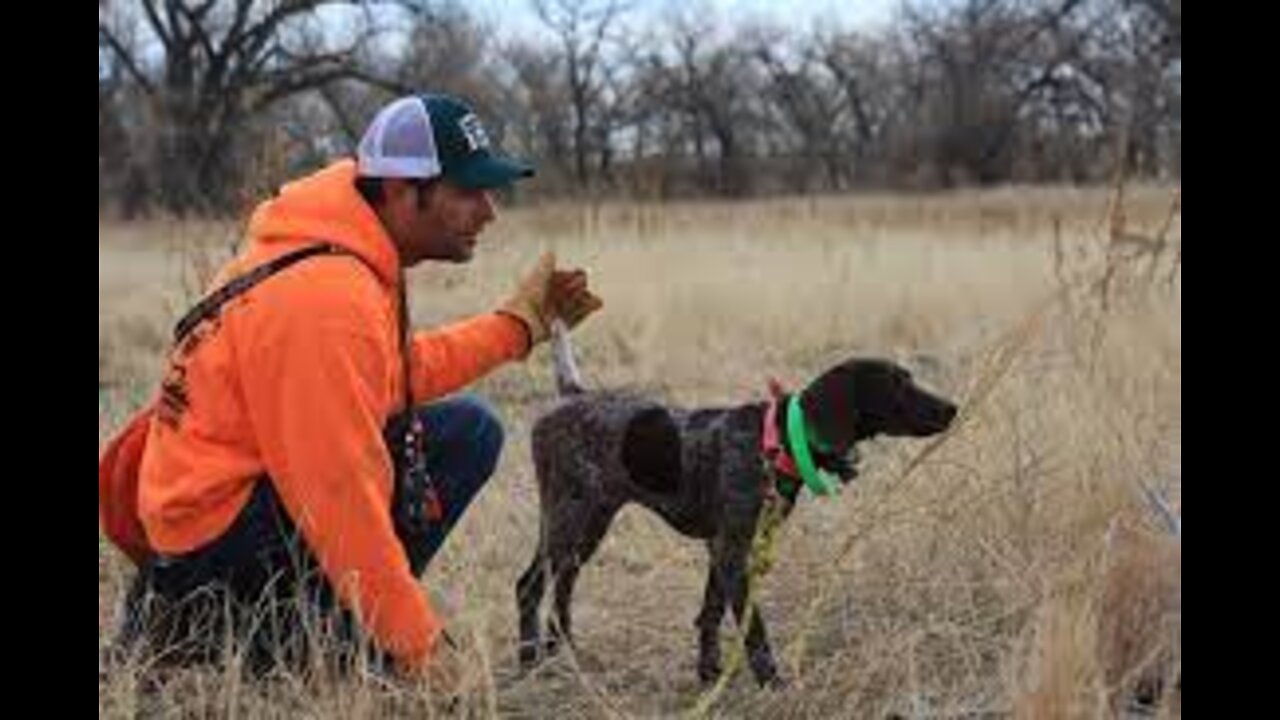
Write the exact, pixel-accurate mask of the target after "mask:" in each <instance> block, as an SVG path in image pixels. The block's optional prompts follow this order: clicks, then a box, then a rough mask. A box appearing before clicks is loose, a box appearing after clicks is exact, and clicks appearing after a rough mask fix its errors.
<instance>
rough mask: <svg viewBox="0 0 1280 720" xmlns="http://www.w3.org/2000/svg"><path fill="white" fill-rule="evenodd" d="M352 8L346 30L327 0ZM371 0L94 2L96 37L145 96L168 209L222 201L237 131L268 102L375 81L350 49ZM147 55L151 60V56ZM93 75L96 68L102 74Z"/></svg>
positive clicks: (358, 41)
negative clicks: (332, 22) (322, 16)
mask: <svg viewBox="0 0 1280 720" xmlns="http://www.w3.org/2000/svg"><path fill="white" fill-rule="evenodd" d="M338 5H345V6H349V7H350V8H353V9H354V11H355V12H354V13H352V14H351V17H350V18H349V19H350V22H351V24H350V26H349V27H348V28H347V29H348V32H347V36H348V37H346V38H344V39H341V40H337V41H334V40H332V39H331V38H330V37H328V36H329V35H332V34H334V33H331V32H326V28H325V27H324V26H322V24H321V23H320V21H319V19H318V16H317V11H319V10H320V9H321V8H322V7H325V6H338ZM371 5H372V3H362V2H333V1H331V0H330V1H325V0H278V1H265V0H264V1H259V0H225V1H224V0H200V1H199V2H191V1H189V0H138V1H137V2H134V3H129V4H123V3H115V4H112V5H110V6H107V5H105V4H99V8H98V43H99V48H100V52H99V64H100V66H101V64H102V62H103V59H102V57H103V55H104V52H102V50H101V49H105V54H106V55H107V56H109V57H110V58H111V59H112V61H113V62H115V63H118V65H119V67H120V68H121V69H122V71H123V72H124V73H126V74H127V76H128V78H129V80H130V82H131V84H132V85H133V86H134V87H136V88H137V89H138V90H139V91H140V93H141V95H142V97H143V98H144V99H145V101H146V103H147V105H148V111H149V114H150V118H149V120H150V123H151V127H149V128H148V135H149V136H150V137H151V138H152V140H153V143H154V145H153V147H152V148H150V154H151V158H150V162H149V163H148V167H149V168H150V169H151V170H152V171H153V172H154V173H155V174H156V178H155V180H156V182H155V186H156V187H157V188H159V189H160V192H161V199H162V201H163V202H164V204H165V206H166V207H168V208H169V209H171V210H174V211H179V212H183V211H187V210H191V209H208V208H211V207H212V208H218V207H225V206H227V205H228V203H229V202H230V200H231V199H232V198H231V197H230V193H231V190H232V187H231V186H232V182H231V178H232V176H233V175H234V162H233V157H234V156H233V155H232V152H231V150H232V148H233V147H234V146H235V143H236V141H237V139H238V138H237V133H238V131H240V130H241V129H242V128H244V127H245V125H246V123H247V122H248V121H249V120H250V119H251V118H253V117H254V116H255V115H257V114H259V113H262V112H263V111H265V110H266V109H268V108H270V107H271V106H273V105H274V104H275V103H277V102H279V101H281V100H284V99H286V98H290V97H293V96H295V95H297V94H299V93H302V92H305V91H308V90H311V89H313V88H317V87H322V86H324V85H326V84H327V83H331V82H334V81H337V80H341V79H350V78H355V79H360V80H364V81H368V82H382V81H381V80H379V79H377V78H374V77H372V76H370V75H369V74H368V73H366V72H365V71H364V70H363V69H362V68H361V66H360V64H359V63H358V62H357V56H358V53H359V51H360V50H361V48H362V47H363V46H364V44H365V43H366V42H367V41H368V40H369V38H370V37H371V36H372V34H373V32H374V23H373V16H372V13H371V12H370V10H369V8H370V6H371ZM153 58H154V59H153ZM100 74H101V73H100Z"/></svg>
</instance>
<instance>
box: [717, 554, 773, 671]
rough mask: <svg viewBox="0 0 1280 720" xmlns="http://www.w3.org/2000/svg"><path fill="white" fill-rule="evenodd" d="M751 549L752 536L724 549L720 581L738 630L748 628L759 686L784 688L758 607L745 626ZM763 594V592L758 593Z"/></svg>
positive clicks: (750, 659)
mask: <svg viewBox="0 0 1280 720" xmlns="http://www.w3.org/2000/svg"><path fill="white" fill-rule="evenodd" d="M750 547H751V536H750V534H746V535H743V536H737V535H735V536H734V539H732V540H730V541H729V542H727V543H726V544H725V545H724V546H723V552H722V554H721V557H720V558H719V562H718V563H717V567H718V570H717V572H718V574H719V580H720V582H721V585H722V588H723V591H724V593H725V595H727V596H728V597H729V599H730V600H731V601H732V602H733V614H734V617H735V618H736V619H737V621H738V627H739V628H742V627H744V626H745V627H746V628H747V638H746V647H747V661H748V662H749V663H750V664H751V671H752V673H754V674H755V676H756V682H758V683H760V685H762V686H773V687H781V686H783V685H785V682H784V680H783V679H782V677H781V676H780V675H779V674H778V663H777V662H776V661H775V660H774V658H773V650H772V648H770V646H769V636H768V633H767V632H766V631H765V628H764V619H763V618H761V616H760V609H759V607H758V606H757V605H756V603H754V602H752V603H751V608H750V619H749V620H748V621H747V622H743V619H744V618H745V617H746V615H747V613H746V611H747V607H746V606H747V594H748V577H747V554H748V551H749V548H750ZM755 590H756V592H759V588H756V589H755Z"/></svg>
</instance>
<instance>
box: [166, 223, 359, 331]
mask: <svg viewBox="0 0 1280 720" xmlns="http://www.w3.org/2000/svg"><path fill="white" fill-rule="evenodd" d="M347 252H348V251H347V250H345V249H344V248H341V247H338V246H337V245H333V244H330V243H317V244H315V245H308V246H307V247H304V248H301V249H299V250H294V251H293V252H291V253H285V254H284V255H281V256H280V257H278V258H275V259H274V260H271V261H270V262H266V263H263V264H261V265H259V266H258V267H256V268H254V269H253V270H250V271H249V272H247V273H245V274H244V275H241V276H240V277H238V278H236V279H234V280H232V281H231V282H229V283H227V284H226V285H223V286H222V287H220V288H218V289H217V290H215V291H213V292H212V293H210V294H209V295H208V296H206V297H205V298H204V299H203V300H201V301H200V302H199V303H197V304H196V306H195V307H193V308H191V310H190V311H189V312H187V314H186V315H184V316H183V317H182V319H181V320H179V321H178V324H177V325H175V326H174V328H173V342H174V343H175V344H177V343H180V342H182V339H183V338H185V337H186V336H187V334H188V333H190V332H191V331H192V330H194V329H195V327H196V326H197V325H199V324H200V323H202V322H204V321H205V320H206V319H208V318H211V317H213V316H214V315H217V314H218V310H220V309H221V308H222V306H223V305H224V304H225V303H226V302H227V301H228V300H230V299H232V298H234V297H236V296H237V295H240V294H241V293H243V292H245V291H246V290H248V289H249V288H251V287H253V286H254V285H257V284H258V283H260V282H262V281H263V280H266V279H267V278H269V277H271V276H272V275H275V274H276V273H278V272H280V271H281V270H284V269H285V268H287V267H289V266H290V265H292V264H294V263H296V262H298V261H300V260H306V259H307V258H309V257H312V256H313V255H334V254H337V253H347Z"/></svg>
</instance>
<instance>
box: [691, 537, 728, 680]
mask: <svg viewBox="0 0 1280 720" xmlns="http://www.w3.org/2000/svg"><path fill="white" fill-rule="evenodd" d="M724 608H725V600H724V585H723V583H721V582H720V570H719V568H717V567H716V563H715V561H714V556H713V558H712V563H711V569H710V571H709V572H708V573H707V590H706V592H705V593H704V594H703V596H702V611H701V612H699V613H698V620H697V626H698V679H699V680H701V681H702V682H703V684H710V683H713V682H715V681H716V679H717V678H719V677H720V673H721V672H722V668H721V665H720V621H721V620H723V619H724Z"/></svg>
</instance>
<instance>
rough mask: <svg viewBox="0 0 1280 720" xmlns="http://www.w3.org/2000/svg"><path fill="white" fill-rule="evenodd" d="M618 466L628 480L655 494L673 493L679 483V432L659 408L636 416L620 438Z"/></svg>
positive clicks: (673, 422) (674, 423)
mask: <svg viewBox="0 0 1280 720" xmlns="http://www.w3.org/2000/svg"><path fill="white" fill-rule="evenodd" d="M622 464H623V466H624V467H625V468H626V469H627V472H628V473H629V474H630V475H631V481H632V482H634V483H635V484H637V485H639V486H640V487H643V488H645V489H646V490H650V491H652V492H656V493H662V494H670V493H674V492H675V491H676V489H677V488H678V486H679V482H680V431H679V430H678V429H677V428H676V422H675V420H674V419H673V418H672V417H671V413H669V412H667V411H666V409H664V408H660V407H654V408H649V409H647V410H642V411H641V412H639V413H636V415H635V417H633V418H631V422H629V423H627V432H626V434H625V435H624V436H623V439H622Z"/></svg>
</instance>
